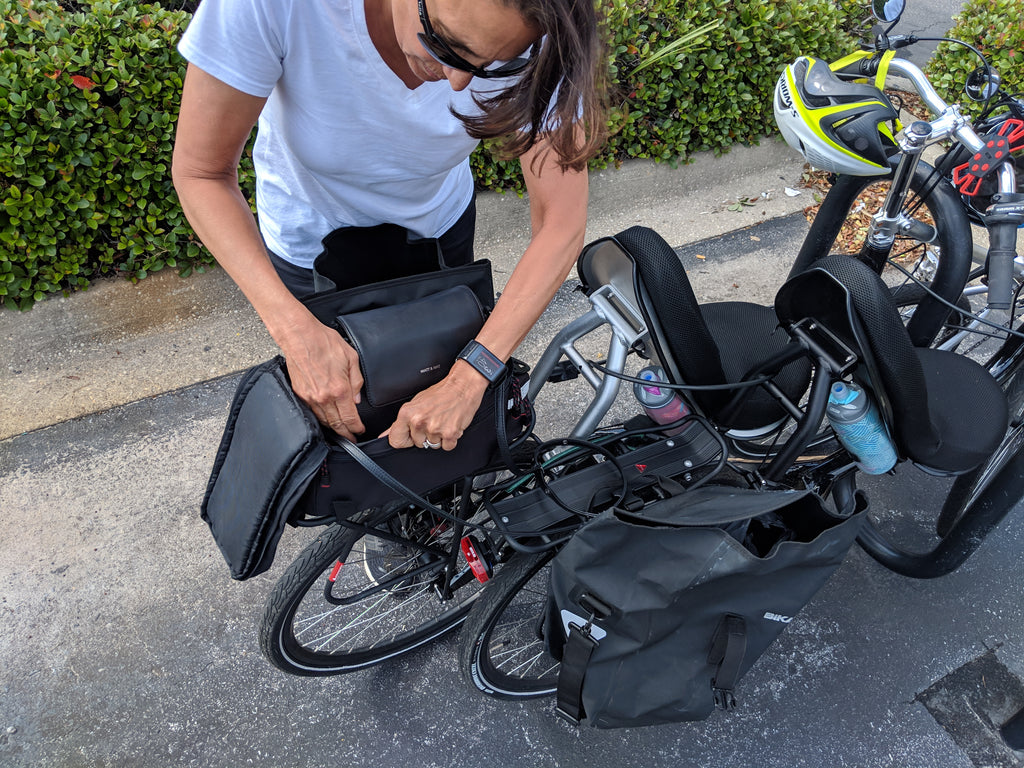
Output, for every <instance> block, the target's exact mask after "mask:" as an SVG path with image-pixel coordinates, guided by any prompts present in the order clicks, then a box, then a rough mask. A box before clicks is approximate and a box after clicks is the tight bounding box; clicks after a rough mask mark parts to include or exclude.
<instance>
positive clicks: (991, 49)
mask: <svg viewBox="0 0 1024 768" xmlns="http://www.w3.org/2000/svg"><path fill="white" fill-rule="evenodd" d="M1022 18H1024V0H967V1H966V2H965V3H964V5H963V8H962V9H961V12H960V15H959V16H956V17H954V19H953V22H954V24H953V28H952V29H951V30H950V31H949V34H948V35H947V37H952V38H954V39H956V40H963V41H964V42H965V43H970V44H971V45H973V46H974V47H975V48H977V49H978V50H980V51H981V52H982V53H983V54H984V55H985V58H987V59H988V62H989V64H991V65H992V66H993V67H994V68H995V69H996V71H997V72H999V74H1000V75H1001V76H1002V78H1003V86H1004V88H1005V90H1007V91H1008V92H1010V93H1013V92H1016V91H1021V90H1024V24H1022V23H1021V19H1022ZM979 64H980V61H979V60H978V57H977V56H975V55H974V54H973V53H971V51H969V50H968V49H967V48H964V47H963V46H962V45H953V44H951V43H940V44H939V47H938V48H937V50H936V52H935V55H934V56H933V57H932V59H931V61H929V63H928V67H927V69H926V71H927V74H928V77H929V79H930V80H931V81H932V84H933V85H935V87H936V89H937V90H938V91H939V94H940V95H941V96H942V98H943V99H945V100H946V101H947V102H949V103H958V104H960V105H961V106H963V107H964V109H965V110H966V111H968V112H970V113H972V114H976V113H977V111H978V109H979V108H980V105H974V103H973V102H971V101H970V100H969V99H968V98H967V97H966V96H965V95H964V92H963V87H964V83H965V82H966V81H967V76H968V75H969V74H970V73H971V72H973V71H974V70H975V69H977V68H978V65H979Z"/></svg>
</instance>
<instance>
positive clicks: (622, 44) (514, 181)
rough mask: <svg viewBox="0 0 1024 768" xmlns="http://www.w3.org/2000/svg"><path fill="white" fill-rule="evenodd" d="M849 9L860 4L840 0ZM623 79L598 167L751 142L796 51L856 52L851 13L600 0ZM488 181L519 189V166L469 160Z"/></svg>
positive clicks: (785, 3) (726, 1) (749, 0)
mask: <svg viewBox="0 0 1024 768" xmlns="http://www.w3.org/2000/svg"><path fill="white" fill-rule="evenodd" d="M842 2H843V4H844V5H845V6H846V7H847V8H848V9H849V8H852V7H855V6H856V5H862V3H860V2H858V3H854V2H852V1H851V0H842ZM603 8H604V14H605V18H606V28H607V30H608V37H609V41H610V47H611V59H612V60H611V68H612V75H613V79H614V81H615V83H616V85H617V93H616V95H615V98H614V99H613V112H612V119H611V128H612V130H613V131H615V133H614V135H613V136H612V138H611V140H610V141H609V143H608V147H607V151H606V152H605V154H604V155H603V156H602V157H601V158H599V159H598V160H597V161H596V163H595V165H598V166H600V165H604V164H607V163H609V162H613V161H618V160H622V159H625V158H632V157H642V158H654V159H655V160H660V161H667V162H676V161H679V160H684V159H685V158H686V157H687V156H688V155H690V154H692V153H693V152H699V151H703V150H713V151H715V152H721V151H724V150H726V149H727V148H728V147H729V146H731V145H733V144H736V143H741V144H754V143H757V141H758V140H759V139H760V138H761V137H762V136H764V135H766V134H769V133H774V132H775V122H774V118H773V116H772V105H771V94H772V92H773V89H774V87H775V81H776V79H777V78H778V76H779V72H780V71H781V70H782V68H783V67H784V66H785V65H786V64H789V63H790V62H791V61H793V59H795V58H796V57H797V56H799V55H800V54H806V53H813V54H814V55H816V56H820V57H822V58H829V59H831V58H838V57H839V56H841V55H843V54H845V53H848V52H850V51H851V50H854V42H853V39H852V38H851V37H850V36H849V34H848V33H846V32H845V31H844V29H846V28H848V26H849V24H850V21H849V18H848V16H847V13H846V12H845V11H844V10H843V9H842V8H841V7H840V5H838V4H837V3H836V2H834V1H833V0H604V2H603ZM714 21H717V22H718V27H717V28H715V29H713V30H712V31H711V32H709V33H708V34H707V35H706V36H705V37H704V38H703V39H702V40H701V41H699V42H698V43H697V44H696V45H694V46H691V47H690V48H689V50H687V51H685V52H683V53H681V54H679V55H677V56H671V57H669V58H666V59H664V60H661V61H658V62H656V63H655V64H653V65H651V66H646V67H644V68H643V69H638V67H639V66H640V65H641V64H642V63H643V62H644V61H645V60H646V59H647V58H648V57H650V56H652V55H653V54H655V53H657V51H658V50H660V49H661V48H663V47H664V46H667V45H669V44H671V43H672V42H673V41H674V40H676V39H678V38H679V37H680V36H682V35H684V34H686V33H687V32H688V31H690V30H693V29H697V28H698V27H701V26H702V25H704V24H707V23H708V22H714ZM473 163H474V171H475V172H476V175H477V178H478V179H481V180H483V182H484V183H485V184H486V185H487V186H504V187H506V188H507V187H513V188H515V189H517V190H518V191H521V189H522V182H521V180H520V176H519V172H518V167H517V164H515V163H507V162H506V163H502V162H495V161H494V160H493V159H492V158H491V156H490V154H489V153H488V152H487V150H486V148H482V149H481V150H479V151H478V152H477V154H476V155H475V156H474V158H473Z"/></svg>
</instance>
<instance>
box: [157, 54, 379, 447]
mask: <svg viewBox="0 0 1024 768" xmlns="http://www.w3.org/2000/svg"><path fill="white" fill-rule="evenodd" d="M265 102H266V100H265V99H263V98H259V97H255V96H250V95H248V94H245V93H242V92H241V91H238V90H236V89H234V88H232V87H230V86H228V85H226V84H225V83H223V82H221V81H219V80H217V79H216V78H214V77H212V76H210V75H208V74H206V73H205V72H203V71H202V70H200V69H198V68H197V67H194V66H192V65H189V67H188V73H187V75H186V77H185V86H184V90H183V92H182V97H181V112H180V114H179V117H178V127H177V134H176V137H175V144H174V162H173V166H172V175H173V178H174V186H175V189H176V190H177V192H178V197H179V198H180V200H181V206H182V209H183V210H184V211H185V215H186V217H187V218H188V220H189V223H190V224H191V225H192V227H193V229H195V231H196V233H197V234H198V235H199V237H200V238H201V239H202V241H203V243H204V245H206V247H207V248H208V249H209V250H210V252H211V253H212V254H213V255H214V258H216V259H217V261H218V263H219V264H220V265H221V266H222V267H224V269H225V270H226V271H227V273H228V274H229V275H230V276H231V278H232V279H233V280H234V281H235V283H237V284H238V287H239V288H240V289H241V290H242V293H244V294H245V296H246V298H247V299H249V301H250V303H251V304H252V305H253V307H254V308H255V310H256V312H257V313H258V314H259V316H260V318H261V319H262V320H263V323H264V325H266V327H267V330H268V331H269V332H270V335H271V336H272V337H273V339H274V341H275V342H277V345H278V346H279V347H280V348H281V351H282V352H283V353H284V355H285V357H286V358H287V359H288V372H289V375H290V377H291V380H292V386H293V388H294V389H295V392H296V394H297V395H298V396H299V397H301V398H302V399H303V400H305V401H306V402H307V403H308V404H309V405H310V407H311V408H312V409H313V412H314V413H315V414H316V416H317V418H318V419H319V420H320V421H321V422H323V423H324V424H327V425H328V426H330V427H331V428H332V429H334V430H335V431H336V432H338V433H339V434H341V435H343V436H345V437H349V438H352V437H354V435H355V433H358V432H362V431H363V425H362V422H360V420H359V416H358V414H357V413H356V408H355V402H356V398H357V397H358V393H359V390H360V388H361V387H362V376H361V375H360V373H359V362H358V356H357V355H356V353H355V351H354V350H353V349H352V348H351V347H350V346H349V345H348V344H346V343H345V342H344V340H342V338H341V336H340V335H339V334H338V333H337V332H336V331H334V330H333V329H331V328H328V327H326V326H324V325H323V324H321V323H320V322H319V321H318V320H317V319H316V318H315V317H314V316H313V315H312V314H310V312H309V311H308V310H307V309H306V308H305V307H304V306H303V305H302V303H301V302H299V301H298V300H297V299H296V298H295V297H294V296H292V294H291V292H290V291H289V290H288V289H287V288H286V287H285V285H284V283H282V282H281V279H280V278H279V277H278V276H277V272H276V271H275V270H274V267H273V265H272V264H271V263H270V259H269V257H268V256H267V252H266V248H265V247H264V245H263V239H262V238H261V237H260V233H259V230H258V228H257V226H256V221H255V219H254V218H253V215H252V212H251V211H250V210H249V205H248V203H247V202H246V200H245V197H244V196H243V194H242V192H241V190H240V189H239V187H238V161H239V158H240V157H241V153H242V150H243V148H244V146H245V142H246V140H247V139H248V137H249V134H250V133H251V131H252V128H253V126H254V125H255V124H256V120H257V118H258V117H259V114H260V111H261V110H262V109H263V105H264V103H265Z"/></svg>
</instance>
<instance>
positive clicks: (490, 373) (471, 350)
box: [458, 339, 505, 384]
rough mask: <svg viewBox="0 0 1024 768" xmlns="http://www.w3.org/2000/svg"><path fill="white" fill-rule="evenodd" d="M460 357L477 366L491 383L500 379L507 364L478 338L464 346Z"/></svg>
mask: <svg viewBox="0 0 1024 768" xmlns="http://www.w3.org/2000/svg"><path fill="white" fill-rule="evenodd" d="M458 359H459V360H465V361H466V362H467V363H469V364H470V365H472V366H473V367H474V368H476V370H477V371H479V372H480V375H481V376H483V377H484V378H485V379H487V381H489V382H490V383H491V384H493V383H494V382H496V381H497V380H498V379H500V378H501V377H502V376H503V375H504V373H505V364H504V363H503V362H501V359H500V358H498V356H497V355H495V354H494V353H493V352H491V351H490V350H489V349H487V347H485V346H484V345H483V344H481V343H480V342H479V341H477V340H476V339H473V340H472V341H470V342H469V344H467V345H466V346H465V347H463V348H462V351H461V352H459V358H458Z"/></svg>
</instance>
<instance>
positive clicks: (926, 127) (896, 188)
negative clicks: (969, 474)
mask: <svg viewBox="0 0 1024 768" xmlns="http://www.w3.org/2000/svg"><path fill="white" fill-rule="evenodd" d="M902 12H903V3H902V2H901V3H899V4H897V5H896V7H894V8H888V9H886V8H885V7H883V6H882V4H880V3H876V8H875V13H876V17H877V18H878V20H879V21H881V22H883V23H887V24H889V26H888V28H887V29H885V30H884V31H883V32H880V33H879V34H878V35H876V37H875V39H874V40H873V41H872V42H869V43H866V44H865V46H864V49H863V50H861V51H858V52H856V53H854V54H852V55H850V56H847V57H845V58H843V59H841V60H839V61H837V62H834V63H832V64H830V65H827V68H826V67H825V65H824V63H823V62H821V63H817V62H816V63H814V64H811V66H812V67H815V68H816V70H817V71H816V74H815V77H816V78H818V82H817V83H815V84H810V85H809V84H808V81H806V80H803V81H802V80H801V75H802V76H803V77H806V72H807V67H808V64H807V61H806V60H803V61H802V60H801V59H798V61H797V63H795V64H794V65H792V66H791V67H789V68H787V73H785V74H784V75H783V77H782V78H780V80H779V84H778V85H777V87H776V92H775V97H774V108H775V114H776V120H777V122H778V123H779V125H780V128H781V130H782V133H783V137H784V138H785V139H786V141H787V143H789V144H790V146H792V147H793V148H794V149H797V150H798V151H799V152H801V154H803V155H804V156H805V157H806V158H807V159H808V161H809V162H810V163H811V164H812V165H815V166H816V167H819V168H822V169H824V170H826V171H829V172H832V173H834V174H835V179H834V183H833V184H832V186H831V187H830V189H829V191H828V193H827V195H826V196H825V198H824V200H823V201H822V204H821V207H820V209H819V211H818V213H817V215H816V217H815V219H814V222H813V223H812V225H811V228H810V230H809V232H808V235H807V238H806V239H805V241H804V244H803V246H802V248H801V250H800V252H799V254H798V255H797V258H796V260H795V261H794V264H793V267H792V270H791V272H790V274H791V275H795V274H798V273H799V272H801V271H803V270H804V269H806V268H807V267H808V266H809V265H811V264H813V263H814V261H815V260H817V259H819V258H822V257H823V256H825V255H827V254H829V253H832V252H836V251H837V248H838V249H839V252H849V251H844V250H842V249H843V248H844V247H846V246H847V244H846V243H842V242H838V241H837V238H839V236H840V232H841V230H842V228H843V227H844V226H845V224H846V222H847V221H848V220H849V219H850V218H851V217H852V216H855V215H858V216H859V217H860V219H861V220H863V219H864V218H868V219H869V223H868V227H867V234H866V236H865V237H864V239H863V242H862V243H861V245H860V247H859V249H856V252H855V253H850V255H855V256H856V257H858V258H860V259H861V260H862V261H864V262H865V263H866V264H869V265H870V266H872V267H873V268H874V269H875V270H876V271H878V272H879V273H881V272H882V270H883V269H884V268H886V267H890V268H891V269H890V273H891V274H892V275H893V276H894V277H895V279H896V284H895V285H894V286H893V295H894V298H895V299H896V301H897V303H898V304H899V305H900V306H901V307H902V308H904V317H905V319H906V321H907V327H908V330H909V332H910V334H911V338H912V339H913V341H914V343H915V344H916V345H927V344H935V345H938V346H941V347H942V348H943V349H958V348H959V349H960V350H961V351H962V352H963V353H965V354H967V353H971V352H972V351H974V350H973V349H971V348H967V346H966V345H964V342H965V340H967V339H972V340H975V341H977V340H979V339H980V340H982V341H984V340H985V339H986V338H988V337H995V338H997V339H1004V338H1007V337H1008V336H1012V334H1013V330H1012V325H1013V323H1014V322H1015V318H1018V316H1019V307H1018V305H1019V298H1020V291H1021V285H1022V278H1024V259H1022V258H1020V257H1017V256H1016V254H1015V252H1014V251H1015V247H1014V245H1015V242H1016V229H1017V228H1018V227H1020V226H1022V225H1024V177H1021V176H1018V174H1017V173H1016V170H1015V166H1014V163H1013V159H1012V158H1013V156H1014V155H1020V153H1021V152H1022V151H1024V98H1022V97H1021V94H1019V93H1008V92H1006V91H1005V90H1004V89H1003V87H1002V81H1001V78H1000V76H999V74H998V73H997V72H996V71H995V70H994V69H992V67H991V66H990V65H989V64H988V62H987V61H986V60H985V58H984V56H982V54H981V53H980V52H978V51H977V50H975V49H974V48H973V47H971V46H970V45H968V44H967V43H965V42H963V41H958V40H949V41H947V42H951V43H957V44H960V45H964V46H966V47H968V48H970V49H971V50H972V51H974V53H976V54H977V55H978V57H979V58H980V61H981V65H980V66H979V68H978V69H977V70H975V71H974V72H973V73H972V74H971V75H970V77H969V78H968V80H967V83H966V84H965V91H966V93H967V95H968V97H969V98H971V99H972V100H973V101H975V102H978V103H980V104H981V105H982V106H981V107H980V110H981V111H980V114H979V116H978V117H977V118H976V119H974V120H973V121H972V120H971V119H970V118H969V117H967V116H966V115H964V114H962V112H961V110H960V107H959V106H958V105H956V104H952V105H951V104H947V103H946V102H945V101H944V100H943V99H942V98H941V97H940V96H939V94H938V93H937V91H936V90H935V88H934V87H933V86H932V84H931V83H930V82H929V80H928V78H927V77H926V75H925V74H924V73H923V72H922V71H921V70H920V69H919V68H918V67H916V66H915V65H914V64H912V63H911V62H909V61H907V60H904V59H899V58H894V54H895V52H896V51H897V50H899V49H901V48H903V47H906V46H909V45H913V44H914V43H916V42H918V41H919V38H917V37H916V36H914V35H891V34H890V32H891V31H892V29H893V28H894V27H895V25H896V24H897V23H898V21H899V18H900V15H901V14H902ZM802 58H803V57H802ZM798 69H800V70H801V71H800V72H797V70H798ZM892 75H895V76H900V77H902V78H904V79H905V83H908V84H909V88H910V89H911V90H913V91H914V92H915V93H916V94H917V95H918V96H919V97H920V99H921V101H922V103H923V105H924V106H925V108H926V109H927V110H928V111H929V112H930V113H931V115H932V116H933V117H932V119H931V120H924V119H918V120H915V121H914V122H913V124H912V125H910V126H909V127H908V128H907V129H906V130H904V131H903V133H902V135H897V130H898V129H899V128H900V127H901V125H900V123H899V120H898V115H897V112H898V111H897V110H895V109H894V108H892V106H891V105H890V103H889V101H888V99H886V97H884V96H882V95H881V91H882V90H883V89H886V88H888V89H893V88H894V87H895V88H899V87H905V86H902V85H900V84H898V83H894V82H893V81H892V80H891V79H890V76H892ZM865 79H866V80H867V81H868V82H870V83H872V84H873V85H866V84H864V81H865ZM825 83H828V84H831V85H834V86H835V88H834V90H832V91H831V92H830V97H829V98H830V99H831V100H832V102H840V101H846V102H852V99H853V96H854V94H855V91H856V93H859V94H860V96H861V98H863V99H865V101H864V102H863V104H855V103H851V104H850V106H849V113H848V116H849V117H851V118H852V119H853V120H860V121H862V122H861V125H860V126H859V127H858V129H857V130H853V129H852V128H850V127H849V126H846V127H845V128H844V127H842V126H840V125H839V124H838V123H832V124H827V123H828V120H830V119H831V120H834V119H835V117H836V115H835V109H834V107H831V106H830V107H825V108H824V110H823V111H822V113H821V114H822V115H824V114H825V113H830V114H831V117H826V118H823V123H822V125H820V126H819V125H816V124H815V123H816V121H817V120H818V119H819V118H818V117H816V109H817V107H815V106H811V107H809V108H808V109H807V110H806V111H804V110H803V107H802V106H801V104H800V102H801V101H802V100H804V99H808V100H809V101H812V102H813V101H814V100H815V98H816V97H815V95H813V94H808V92H807V90H806V88H811V89H812V90H813V89H814V88H815V87H818V86H823V84H825ZM856 89H860V90H859V91H857V90H856ZM872 89H873V90H874V93H875V94H877V96H878V97H880V98H879V99H878V100H877V101H871V91H872ZM819 95H820V94H819ZM893 99H894V100H897V101H900V100H902V97H900V96H898V94H894V95H893ZM840 108H841V107H840ZM798 113H799V114H798ZM846 116H847V115H846V114H844V115H843V117H846ZM844 130H845V131H848V132H849V133H843V131H844ZM876 141H880V142H881V145H880V146H875V147H874V150H875V153H876V154H875V155H874V156H872V157H866V155H858V152H859V150H858V149H857V147H859V146H862V145H863V144H864V143H868V144H870V143H873V142H876ZM944 143H945V144H947V145H948V146H947V147H946V148H945V150H944V151H943V153H942V154H941V155H940V156H939V157H938V158H937V159H936V160H935V162H934V165H931V164H929V163H927V162H925V161H924V160H923V159H922V155H923V154H924V152H925V151H926V150H927V149H928V148H930V147H933V146H937V145H941V144H944ZM855 145H856V146H855ZM878 152H884V155H885V157H882V156H879V155H878V154H877V153H878ZM883 191H884V199H883V200H881V202H879V199H880V198H882V197H883V194H882V193H883ZM972 225H973V226H977V227H981V228H984V229H985V230H987V233H988V236H989V241H990V245H989V247H988V248H985V247H983V246H981V245H980V244H977V243H975V242H974V238H973V235H972ZM849 250H854V249H849ZM975 262H977V263H978V266H977V267H975V266H974V263H975ZM972 299H974V300H975V301H978V300H980V299H984V300H985V302H986V306H984V307H983V308H981V309H980V310H979V311H975V310H974V308H973V307H972ZM999 313H1008V314H1006V315H1005V317H1003V318H1001V321H1000V322H993V319H996V318H998V315H999ZM984 353H991V350H990V349H988V350H978V351H977V354H978V355H980V354H984ZM1003 356H1004V355H1003V354H1001V353H997V354H996V356H995V357H994V358H993V360H992V363H991V365H990V367H991V368H992V369H993V370H998V368H999V366H1000V363H999V359H1000V358H1001V357H1003Z"/></svg>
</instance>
